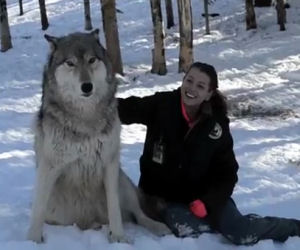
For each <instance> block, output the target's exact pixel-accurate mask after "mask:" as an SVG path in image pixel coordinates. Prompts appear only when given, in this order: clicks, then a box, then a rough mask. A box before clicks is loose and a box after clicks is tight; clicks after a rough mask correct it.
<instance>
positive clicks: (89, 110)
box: [28, 30, 170, 242]
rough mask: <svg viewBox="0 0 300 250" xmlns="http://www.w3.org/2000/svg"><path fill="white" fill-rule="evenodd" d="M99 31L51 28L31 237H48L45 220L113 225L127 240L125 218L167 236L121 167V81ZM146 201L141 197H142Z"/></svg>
mask: <svg viewBox="0 0 300 250" xmlns="http://www.w3.org/2000/svg"><path fill="white" fill-rule="evenodd" d="M98 33H99V31H98V30H95V31H93V32H91V33H73V34H70V35H67V36H63V37H53V36H48V35H45V38H46V39H47V41H48V42H49V44H50V48H51V52H50V55H49V58H48V62H47V64H46V65H45V68H44V74H43V93H42V104H41V107H40V111H39V113H38V115H37V118H36V121H35V145H34V147H35V153H36V164H37V180H36V186H35V199H34V202H33V208H32V216H31V224H30V227H29V231H28V239H29V240H33V241H35V242H42V241H43V236H42V229H43V224H44V222H46V223H49V224H58V225H73V224H76V225H78V227H79V228H81V229H87V228H93V227H95V226H97V225H102V224H108V226H109V234H108V238H109V240H110V242H115V241H117V242H128V239H127V238H126V237H125V236H124V230H123V224H122V219H123V220H124V221H135V222H137V224H140V225H142V226H144V227H146V228H148V229H149V230H151V231H152V232H154V233H156V234H159V235H163V234H166V233H169V232H170V231H169V229H168V228H167V227H166V226H165V225H164V224H162V223H160V222H157V221H154V220H152V219H150V218H149V217H147V216H146V215H145V214H144V212H143V211H142V209H141V207H140V204H139V195H141V194H140V193H139V192H138V189H137V188H136V187H135V186H134V184H133V183H132V182H131V181H130V179H129V178H128V177H127V176H126V175H125V173H124V172H123V171H122V170H121V168H120V128H121V125H120V120H119V117H118V112H117V100H116V98H115V93H116V90H117V81H116V78H115V76H114V74H113V70H112V66H111V63H110V61H109V58H108V56H107V54H106V51H105V49H104V48H103V47H102V45H101V44H100V42H99V39H98V36H99V34H98ZM141 200H142V199H141Z"/></svg>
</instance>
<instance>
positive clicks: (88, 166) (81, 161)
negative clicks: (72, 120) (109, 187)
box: [43, 126, 119, 186]
mask: <svg viewBox="0 0 300 250" xmlns="http://www.w3.org/2000/svg"><path fill="white" fill-rule="evenodd" d="M46 131H48V132H47V133H45V134H44V139H43V144H44V145H43V148H44V150H45V149H47V150H46V151H47V152H48V153H49V154H50V155H49V157H51V161H52V162H54V164H53V165H54V166H53V168H54V169H56V170H57V171H61V175H62V176H64V178H63V179H64V181H66V182H68V183H69V184H73V185H76V186H77V185H79V186H80V185H82V184H84V185H85V186H94V185H101V182H102V178H103V170H104V168H105V166H106V165H107V164H108V163H109V159H110V158H111V155H113V154H114V152H117V150H118V149H119V148H118V143H114V142H112V139H113V138H114V137H115V138H118V137H119V135H118V134H117V130H116V129H114V128H113V129H112V130H111V131H110V133H108V134H107V135H105V136H104V135H102V134H101V132H100V131H99V132H98V133H93V134H91V135H90V134H88V133H87V134H84V133H75V132H74V131H72V130H70V129H67V128H65V127H62V126H55V127H52V129H51V130H49V129H48V130H46ZM49 131H51V132H49ZM114 140H115V141H116V139H114ZM118 141H119V140H117V142H118Z"/></svg>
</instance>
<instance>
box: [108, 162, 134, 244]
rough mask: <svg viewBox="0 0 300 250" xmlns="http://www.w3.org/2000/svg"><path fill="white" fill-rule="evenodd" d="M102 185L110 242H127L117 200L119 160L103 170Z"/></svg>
mask: <svg viewBox="0 0 300 250" xmlns="http://www.w3.org/2000/svg"><path fill="white" fill-rule="evenodd" d="M104 186H105V193H106V199H107V211H108V221H109V229H110V232H109V235H108V239H109V241H110V242H129V241H128V240H127V239H126V238H125V236H124V231H123V224H122V217H121V209H120V201H119V162H118V161H114V162H112V163H110V164H108V165H107V166H105V170H104Z"/></svg>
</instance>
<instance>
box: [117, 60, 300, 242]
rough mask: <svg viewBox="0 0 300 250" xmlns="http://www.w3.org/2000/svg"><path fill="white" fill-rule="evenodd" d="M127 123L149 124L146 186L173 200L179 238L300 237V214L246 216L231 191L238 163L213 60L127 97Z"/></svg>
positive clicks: (167, 214)
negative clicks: (155, 89)
mask: <svg viewBox="0 0 300 250" xmlns="http://www.w3.org/2000/svg"><path fill="white" fill-rule="evenodd" d="M118 109H119V116H120V119H121V122H122V123H123V124H131V123H141V124H144V125H146V126H147V133H146V141H145V144H144V151H143V154H142V156H141V158H140V170H141V176H140V180H139V187H140V188H141V189H142V190H143V191H144V192H145V193H146V194H148V195H152V196H157V197H159V198H161V199H163V200H164V201H165V202H166V204H167V205H166V208H164V209H162V211H161V212H160V218H159V219H160V220H161V221H163V222H164V223H166V224H167V225H168V226H169V228H170V229H171V230H172V232H173V233H174V234H175V235H176V236H178V237H186V236H198V235H200V234H201V233H204V232H219V233H221V234H222V235H223V236H224V237H226V238H227V239H228V240H229V241H231V242H232V243H234V244H237V245H249V244H254V243H256V242H258V241H259V240H262V239H273V240H276V241H285V240H286V239H287V238H288V237H289V236H296V235H297V236H300V221H298V220H294V219H285V218H276V217H260V216H258V215H245V216H244V215H242V214H241V213H240V212H239V210H238V208H237V206H236V204H235V202H234V201H233V199H232V198H231V195H232V192H233V189H234V187H235V184H236V182H237V180H238V176H237V171H238V163H237V161H236V159H235V154H234V152H233V140H232V136H231V132H230V128H229V119H228V117H227V107H226V102H225V98H224V97H223V96H222V94H221V93H220V92H219V91H218V77H217V73H216V71H215V69H214V67H213V66H211V65H208V64H205V63H200V62H196V63H194V64H192V65H191V67H190V68H189V70H188V71H187V73H186V75H185V76H184V78H183V81H182V85H181V87H180V88H178V89H177V90H175V91H169V92H160V93H156V94H154V95H152V96H147V97H143V98H139V97H135V96H131V97H128V98H126V99H119V107H118Z"/></svg>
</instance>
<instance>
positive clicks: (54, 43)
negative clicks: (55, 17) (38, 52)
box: [44, 34, 58, 51]
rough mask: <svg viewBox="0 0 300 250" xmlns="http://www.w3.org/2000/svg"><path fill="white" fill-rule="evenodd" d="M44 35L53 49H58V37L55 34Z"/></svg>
mask: <svg viewBox="0 0 300 250" xmlns="http://www.w3.org/2000/svg"><path fill="white" fill-rule="evenodd" d="M44 37H45V38H46V40H47V41H48V42H49V44H50V49H51V51H54V50H56V48H57V42H58V38H57V37H55V36H49V35H47V34H45V35H44Z"/></svg>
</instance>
